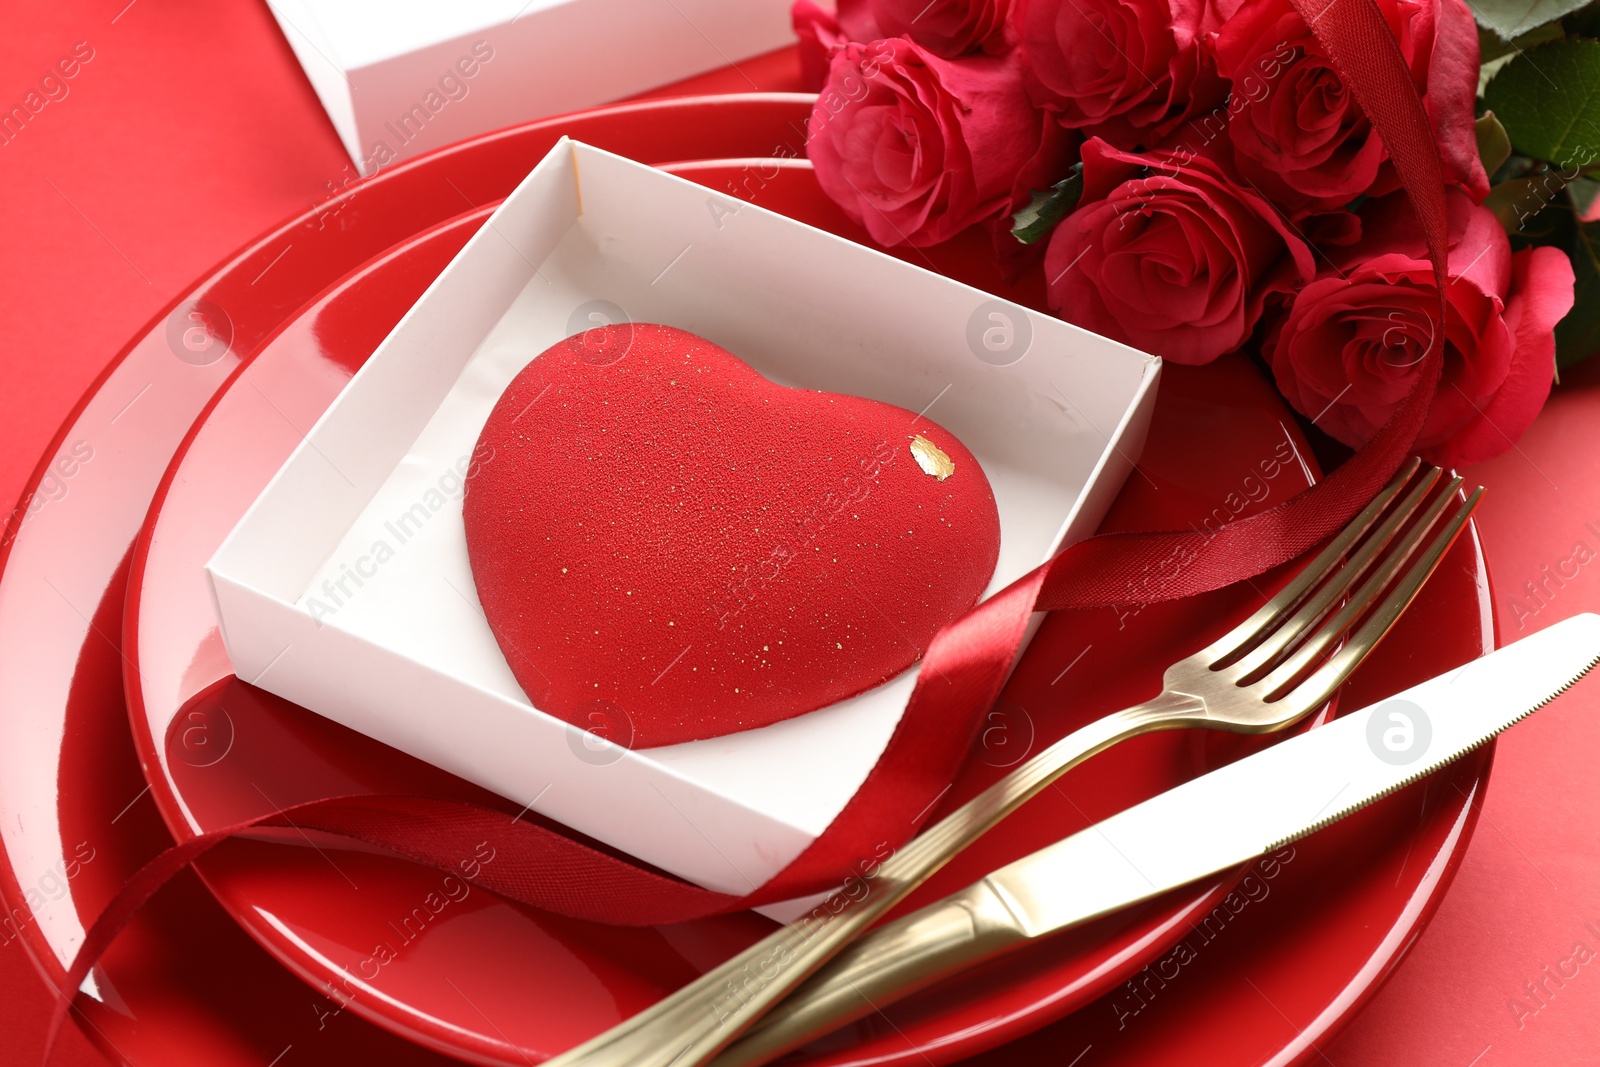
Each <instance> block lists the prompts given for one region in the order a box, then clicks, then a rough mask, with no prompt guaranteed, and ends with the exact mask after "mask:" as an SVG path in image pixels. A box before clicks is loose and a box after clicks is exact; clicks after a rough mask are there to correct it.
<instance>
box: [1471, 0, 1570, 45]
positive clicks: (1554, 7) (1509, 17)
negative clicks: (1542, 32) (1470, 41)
mask: <svg viewBox="0 0 1600 1067" xmlns="http://www.w3.org/2000/svg"><path fill="white" fill-rule="evenodd" d="M1588 2H1589V0H1474V3H1473V4H1472V13H1473V14H1474V15H1476V16H1477V17H1478V25H1480V26H1482V27H1483V28H1484V29H1486V30H1493V31H1494V32H1495V33H1497V34H1499V35H1500V36H1501V38H1503V39H1504V40H1507V41H1511V40H1515V39H1516V38H1518V37H1521V36H1522V35H1523V34H1525V33H1527V32H1528V31H1529V30H1532V29H1536V28H1538V27H1540V26H1543V25H1544V24H1545V23H1547V22H1554V21H1555V20H1556V19H1558V18H1560V17H1561V16H1563V15H1567V14H1571V13H1572V12H1574V11H1576V10H1578V9H1579V8H1580V7H1582V6H1583V5H1584V4H1586V3H1588Z"/></svg>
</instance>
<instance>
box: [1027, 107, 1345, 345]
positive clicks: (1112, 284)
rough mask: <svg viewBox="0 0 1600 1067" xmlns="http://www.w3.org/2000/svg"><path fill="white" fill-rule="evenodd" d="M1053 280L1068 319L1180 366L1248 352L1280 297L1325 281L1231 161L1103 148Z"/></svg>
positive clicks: (1055, 254)
mask: <svg viewBox="0 0 1600 1067" xmlns="http://www.w3.org/2000/svg"><path fill="white" fill-rule="evenodd" d="M1044 269H1045V278H1046V281H1047V282H1048V285H1049V299H1050V306H1051V307H1052V308H1054V309H1055V310H1056V313H1057V314H1059V315H1060V316H1061V317H1062V318H1064V319H1066V320H1067V321H1069V322H1074V323H1077V324H1078V325H1079V326H1082V327H1084V328H1085V329H1089V330H1093V331H1095V332H1096V333H1099V334H1103V335H1105V336H1106V337H1110V338H1113V339H1115V340H1118V341H1123V342H1125V343H1127V344H1130V345H1133V346H1134V347H1135V348H1141V349H1143V350H1144V351H1146V352H1151V353H1154V354H1155V355H1158V356H1161V357H1162V358H1163V359H1170V360H1172V361H1173V362H1175V363H1208V362H1210V361H1211V360H1213V359H1216V358H1217V357H1218V356H1220V355H1222V354H1223V353H1224V352H1231V351H1233V350H1234V349H1236V348H1238V347H1239V346H1240V345H1242V344H1243V343H1244V342H1245V340H1246V339H1247V338H1248V337H1249V336H1250V333H1251V331H1252V330H1253V329H1254V328H1255V325H1256V322H1257V321H1258V320H1259V319H1260V318H1261V314H1262V309H1263V306H1264V304H1265V301H1266V299H1267V297H1268V296H1269V295H1270V294H1273V293H1283V292H1288V291H1291V290H1293V289H1295V288H1296V287H1298V286H1300V285H1303V284H1305V283H1306V282H1308V281H1310V280H1311V278H1312V277H1313V276H1314V275H1315V273H1316V268H1315V264H1314V263H1313V261H1312V255H1311V250H1310V248H1308V247H1307V246H1306V244H1305V242H1304V241H1302V240H1301V239H1300V238H1299V237H1298V236H1297V235H1296V234H1295V233H1294V231H1293V230H1291V229H1290V228H1289V227H1288V226H1287V225H1286V224H1285V223H1284V221H1283V219H1282V218H1281V217H1280V216H1279V214H1278V212H1277V211H1276V210H1274V209H1273V207H1272V205H1271V204H1268V203H1267V202H1266V201H1265V200H1263V199H1262V198H1261V197H1259V196H1257V195H1256V194H1255V193H1253V192H1251V191H1250V188H1249V187H1248V186H1246V185H1243V184H1242V183H1240V182H1239V180H1238V178H1237V177H1236V176H1234V175H1232V174H1231V173H1230V172H1229V171H1228V170H1227V168H1226V167H1225V166H1224V165H1223V163H1222V162H1221V160H1220V159H1219V158H1208V157H1206V156H1203V155H1194V154H1192V153H1190V152H1189V151H1188V150H1187V149H1183V148H1179V149H1171V150H1164V151H1157V152H1147V153H1137V152H1126V151H1123V150H1121V149H1117V148H1113V147H1112V146H1111V145H1109V144H1107V143H1105V142H1104V141H1102V140H1100V139H1098V138H1091V139H1090V140H1088V141H1086V142H1085V143H1084V145H1083V196H1082V197H1081V198H1080V200H1079V202H1078V207H1077V209H1076V210H1074V211H1073V213H1072V214H1070V215H1068V216H1067V217H1066V218H1065V219H1064V220H1063V221H1062V222H1061V224H1060V225H1059V226H1057V227H1056V230H1055V232H1054V233H1053V234H1051V237H1050V248H1049V251H1048V252H1047V253H1046V254H1045V261H1044Z"/></svg>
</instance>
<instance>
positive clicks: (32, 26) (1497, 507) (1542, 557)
mask: <svg viewBox="0 0 1600 1067" xmlns="http://www.w3.org/2000/svg"><path fill="white" fill-rule="evenodd" d="M7 16H8V17H7V19H6V26H5V32H4V33H3V34H0V104H4V105H6V106H7V107H9V105H10V104H12V103H15V102H18V101H20V100H21V98H22V97H23V95H25V94H26V93H27V92H28V91H29V89H30V88H32V87H33V86H34V85H35V84H36V83H37V80H38V78H39V77H40V76H41V75H43V74H44V73H46V72H47V71H48V70H50V69H51V68H52V67H53V66H54V65H55V63H56V61H57V60H59V59H61V58H63V57H65V56H67V55H69V54H71V53H72V52H73V50H74V48H75V46H78V45H79V42H87V45H88V47H89V48H92V49H93V58H92V59H91V60H90V61H89V62H87V63H86V64H84V65H83V66H82V69H81V70H80V71H79V73H78V75H77V76H76V77H75V78H73V79H72V81H71V82H70V83H69V85H70V92H69V94H68V95H67V96H66V97H65V98H64V99H61V100H59V101H54V102H52V103H50V104H49V105H48V106H46V107H45V109H44V110H43V111H41V112H40V113H39V114H38V115H37V116H36V117H35V118H34V120H33V121H31V122H29V123H28V124H27V126H26V127H24V128H23V130H22V131H21V133H20V135H18V136H16V137H15V138H13V139H12V140H11V141H10V142H9V143H5V144H0V220H3V223H0V337H3V338H4V344H5V349H4V356H3V358H0V504H4V506H6V507H7V508H9V507H10V506H12V504H14V502H15V501H16V499H17V497H18V495H19V494H20V492H21V490H22V486H23V483H24V480H25V479H26V477H27V475H28V472H29V471H30V470H31V469H32V467H33V464H34V462H35V461H36V459H37V458H38V456H39V454H40V453H41V452H42V451H43V449H44V447H45V446H46V444H47V443H48V442H49V439H50V437H51V435H52V433H53V432H54V431H55V429H56V427H57V425H58V424H59V423H60V422H61V420H62V419H63V418H65V416H66V414H67V412H68V410H69V409H70V408H71V406H72V404H73V403H74V401H76V400H77V398H78V396H79V395H80V394H81V393H82V392H83V391H84V389H85V388H87V387H88V385H89V384H90V382H91V381H92V380H93V378H94V377H95V375H96V374H98V373H99V371H100V370H101V369H102V368H103V367H104V366H105V364H106V363H107V361H108V360H110V359H111V357H112V356H113V355H115V353H116V352H117V351H118V349H119V348H120V347H121V346H122V344H123V343H124V342H125V341H126V340H127V339H128V338H129V337H130V336H131V335H132V334H133V333H134V331H136V330H138V329H139V328H141V327H142V326H143V325H144V324H145V322H146V321H147V320H149V319H150V318H151V317H152V316H153V315H154V314H155V313H156V312H158V311H159V310H160V309H161V308H162V306H163V305H164V304H165V303H166V302H167V301H168V300H170V299H171V298H172V297H174V296H175V295H176V294H177V293H178V292H179V291H181V290H182V289H184V288H185V287H186V286H187V285H188V284H189V283H190V282H192V281H193V280H194V279H195V278H196V277H198V276H199V275H200V274H201V273H202V272H204V271H205V270H207V269H208V268H210V267H211V266H213V265H214V264H215V263H216V262H217V261H219V260H220V259H221V258H222V257H223V256H224V255H225V254H227V253H228V252H230V251H231V250H233V249H234V248H236V247H237V246H239V245H240V244H242V243H243V242H245V241H246V240H248V239H250V238H252V237H254V236H255V235H257V234H258V233H260V232H261V231H263V230H265V229H266V228H268V227H269V226H271V225H272V224H274V223H276V222H278V221H279V220H280V219H282V218H284V217H286V216H288V215H290V214H292V213H295V212H297V211H299V210H301V209H303V208H304V207H306V206H307V205H308V204H310V203H313V202H315V201H317V200H319V199H321V198H322V197H323V196H325V195H326V191H327V186H326V183H327V182H329V181H333V182H336V183H338V182H341V181H343V180H344V179H345V177H346V176H347V175H348V174H349V170H348V168H349V161H348V159H347V158H346V156H345V154H344V151H343V149H342V148H341V147H340V145H339V141H338V139H337V137H336V136H335V134H334V131H333V127H332V126H331V125H330V124H329V122H328V120H327V118H326V117H325V116H324V114H323V112H322V109H321V107H320V106H319V104H318V102H317V99H316V97H315V95H313V93H312V91H311V88H310V85H309V84H308V83H307V82H306V80H305V78H304V76H303V75H302V74H301V71H300V68H299V66H298V65H297V64H296V62H295V59H294V56H293V55H292V54H291V52H290V51H289V47H288V45H287V44H286V43H285V41H284V39H283V37H282V36H281V35H280V33H279V32H278V29H277V26H276V24H275V23H274V22H273V19H272V17H271V15H270V14H269V12H268V10H267V8H266V5H265V4H263V3H259V2H255V0H226V2H223V0H213V2H209V3H192V2H191V3H177V2H173V0H164V2H163V0H133V2H132V3H128V2H127V0H57V2H55V3H51V4H30V5H16V6H14V7H13V8H12V9H11V10H9V11H8V12H7ZM80 51H81V48H80ZM740 68H741V73H740V74H738V75H735V74H732V73H731V72H723V73H722V74H721V75H720V76H716V75H713V76H710V77H708V78H704V79H698V80H697V84H698V86H699V87H700V88H703V89H705V88H709V89H725V90H736V89H748V88H751V85H750V81H751V80H753V81H754V82H756V83H757V85H756V86H755V87H757V88H762V89H791V88H794V87H795V79H796V72H795V66H794V63H793V57H792V55H779V56H776V57H769V58H766V59H763V60H756V61H752V62H750V63H744V64H740ZM1597 416H1600V361H1597V362H1596V363H1595V364H1594V365H1591V366H1590V367H1588V368H1580V369H1578V370H1577V371H1575V372H1573V373H1570V374H1569V375H1568V376H1567V379H1566V381H1565V383H1564V384H1563V385H1561V386H1559V387H1558V388H1557V390H1556V393H1555V396H1554V397H1553V399H1552V400H1551V403H1550V405H1549V407H1548V408H1547V409H1546V411H1545V413H1544V414H1543V415H1542V416H1541V417H1540V419H1539V421H1538V422H1537V423H1536V424H1535V426H1534V427H1533V429H1532V430H1531V431H1530V432H1529V433H1528V434H1527V435H1526V436H1525V437H1524V438H1523V439H1522V440H1521V441H1520V442H1519V443H1518V447H1517V448H1516V449H1515V450H1513V451H1511V452H1509V453H1508V454H1507V455H1505V456H1504V457H1502V458H1501V459H1499V460H1496V461H1495V462H1493V463H1489V464H1485V465H1483V466H1481V467H1478V468H1476V469H1473V470H1471V471H1469V472H1467V473H1468V475H1469V476H1470V477H1473V478H1475V479H1477V480H1479V481H1481V482H1483V483H1484V484H1485V485H1487V486H1488V487H1489V489H1490V492H1489V494H1488V497H1487V499H1486V501H1485V503H1484V505H1483V508H1482V510H1481V511H1480V512H1479V516H1480V519H1479V521H1480V522H1481V524H1482V528H1483V537H1484V543H1485V545H1486V547H1487V552H1488V555H1489V564H1490V568H1491V570H1492V573H1493V575H1494V578H1495V584H1496V596H1495V610H1496V613H1497V614H1498V616H1499V622H1500V626H1501V632H1502V633H1503V634H1504V635H1506V637H1507V638H1508V639H1509V638H1513V637H1515V636H1518V635H1520V634H1525V633H1529V632H1532V631H1533V630H1534V629H1537V628H1539V627H1542V626H1545V625H1548V624H1549V623H1551V622H1553V621H1555V620H1556V619H1558V618H1561V617H1563V616H1565V615H1568V614H1571V613H1573V612H1576V611H1581V610H1584V609H1585V608H1597V607H1600V454H1597V453H1600V449H1596V447H1595V446H1596V445H1597V444H1600V422H1597V421H1596V417H1597ZM1580 544H1581V545H1582V546H1583V548H1581V549H1579V547H1578V546H1579V545H1580ZM1580 561H1581V562H1580ZM1530 582H1531V583H1534V586H1535V587H1537V589H1538V591H1537V596H1536V597H1535V596H1534V595H1530V593H1529V587H1528V586H1527V584H1526V583H1530ZM1597 705H1600V688H1597V687H1595V686H1592V685H1591V686H1586V687H1583V688H1581V689H1580V690H1579V691H1578V692H1577V693H1576V694H1574V696H1573V697H1572V698H1569V699H1566V700H1563V701H1562V702H1560V703H1559V704H1557V705H1556V706H1555V707H1553V708H1551V709H1549V710H1548V711H1545V712H1543V713H1541V714H1539V715H1537V716H1535V717H1534V718H1533V719H1532V720H1530V721H1528V722H1526V723H1524V724H1522V725H1520V726H1518V727H1517V728H1516V729H1515V730H1513V731H1512V732H1511V733H1510V734H1509V735H1508V736H1507V737H1506V738H1505V739H1503V740H1502V741H1501V742H1500V750H1499V757H1498V760H1497V762H1496V766H1495V771H1494V778H1493V784H1492V786H1491V788H1490V789H1489V793H1488V800H1487V803H1486V805H1485V808H1484V811H1483V817H1482V821H1481V823H1480V825H1479V828H1478V831H1477V836H1476V837H1475V838H1474V840H1473V841H1472V844H1471V847H1470V848H1469V850H1468V852H1467V854H1466V858H1465V861H1464V862H1463V864H1462V866H1461V869H1460V873H1459V874H1458V875H1457V877H1456V881H1455V884H1454V886H1453V888H1452V889H1451V891H1450V893H1449V895H1448V896H1447V897H1446V898H1445V901H1444V903H1443V905H1442V906H1441V907H1440V909H1439V911H1438V914H1437V917H1436V918H1435V919H1434V921H1433V923H1432V924H1431V925H1430V926H1429V927H1428V928H1427V930H1426V931H1425V932H1424V933H1423V934H1422V936H1421V937H1420V939H1419V940H1418V942H1417V944H1416V946H1415V947H1414V949H1413V951H1412V953H1411V955H1410V956H1409V958H1408V959H1407V960H1406V961H1405V963H1404V964H1403V965H1402V966H1401V967H1400V968H1399V970H1398V971H1397V973H1396V974H1395V975H1394V976H1393V978H1392V979H1391V980H1390V982H1389V984H1388V985H1387V987H1386V988H1384V989H1383V990H1382V991H1381V992H1380V994H1379V995H1378V996H1377V998H1376V999H1375V1000H1374V1001H1373V1003H1372V1004H1371V1006H1370V1007H1369V1008H1368V1009H1367V1010H1366V1012H1365V1013H1364V1014H1363V1015H1362V1016H1361V1018H1359V1019H1358V1020H1356V1021H1355V1023H1354V1024H1353V1025H1352V1026H1351V1027H1350V1029H1349V1030H1348V1031H1346V1033H1345V1034H1344V1036H1343V1037H1342V1038H1341V1039H1340V1040H1339V1041H1338V1043H1336V1044H1335V1045H1333V1046H1332V1047H1330V1048H1327V1049H1323V1050H1322V1052H1323V1054H1324V1055H1323V1060H1325V1061H1326V1062H1329V1063H1332V1064H1336V1065H1338V1067H1364V1065H1373V1067H1378V1065H1389V1064H1397V1063H1404V1064H1411V1065H1418V1067H1432V1065H1440V1067H1478V1065H1481V1067H1504V1065H1513V1064H1540V1065H1544V1064H1600V775H1597V774H1596V772H1595V762H1596V754H1597V753H1600V706H1597ZM0 714H3V715H22V714H26V709H23V708H5V709H0ZM18 946H19V943H17V942H12V943H11V944H9V945H6V946H4V947H0V1062H3V1063H6V1064H27V1063H35V1062H38V1056H39V1052H40V1047H41V1040H42V1020H43V1019H44V1017H45V1015H46V1013H47V1006H48V999H47V994H46V991H45V988H44V986H43V984H42V983H41V982H40V981H39V980H38V978H37V976H36V974H35V973H34V971H33V968H32V965H31V963H30V962H29V961H28V959H27V957H26V955H25V954H24V952H23V950H22V949H21V948H20V947H18ZM1580 946H1581V948H1580ZM1591 949H1592V950H1593V951H1589V950H1591ZM1579 961H1587V962H1579ZM1528 983H1535V984H1536V985H1537V986H1539V987H1540V992H1539V993H1538V996H1537V999H1536V998H1535V997H1534V996H1532V995H1531V994H1530V991H1529V988H1530V987H1529V985H1528ZM53 1062H54V1063H56V1064H58V1065H63V1067H65V1065H69V1064H73V1065H82V1064H101V1063H103V1061H102V1060H101V1059H100V1058H99V1056H98V1054H97V1053H96V1052H94V1051H93V1050H92V1049H91V1048H90V1046H89V1045H88V1043H87V1042H86V1041H85V1040H83V1039H82V1038H81V1037H80V1036H78V1035H77V1034H76V1033H72V1034H69V1035H68V1037H67V1040H66V1041H65V1042H64V1047H62V1048H61V1049H60V1050H58V1052H57V1055H56V1058H55V1060H54V1061H53Z"/></svg>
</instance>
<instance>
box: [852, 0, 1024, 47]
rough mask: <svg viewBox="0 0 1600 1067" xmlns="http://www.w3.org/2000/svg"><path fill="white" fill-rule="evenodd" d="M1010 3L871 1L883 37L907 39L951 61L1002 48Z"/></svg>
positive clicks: (1005, 0) (984, 0) (982, 0)
mask: <svg viewBox="0 0 1600 1067" xmlns="http://www.w3.org/2000/svg"><path fill="white" fill-rule="evenodd" d="M1011 4H1012V0H872V14H873V17H874V18H875V19H876V20H877V23H878V32H879V34H880V35H881V36H884V37H909V38H911V39H912V40H913V41H915V42H917V43H918V44H920V45H921V46H922V47H924V48H926V49H927V50H928V51H930V52H932V53H934V54H935V55H940V56H945V57H947V58H951V59H954V58H955V57H956V56H960V55H965V54H966V53H968V52H975V51H988V52H999V51H1001V50H1003V49H1004V47H1005V27H1006V16H1007V15H1008V14H1010V12H1011Z"/></svg>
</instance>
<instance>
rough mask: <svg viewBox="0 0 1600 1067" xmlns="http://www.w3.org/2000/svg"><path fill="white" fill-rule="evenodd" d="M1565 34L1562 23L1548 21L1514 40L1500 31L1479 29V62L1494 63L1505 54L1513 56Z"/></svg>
mask: <svg viewBox="0 0 1600 1067" xmlns="http://www.w3.org/2000/svg"><path fill="white" fill-rule="evenodd" d="M1562 36H1565V33H1564V32H1563V27H1562V24H1561V23H1559V22H1550V23H1546V24H1545V25H1543V26H1540V27H1539V28H1538V29H1535V30H1530V31H1528V32H1527V33H1524V34H1523V35H1522V36H1520V37H1517V38H1516V39H1514V40H1509V41H1508V40H1506V39H1505V38H1503V37H1501V36H1500V35H1499V34H1498V33H1494V32H1493V31H1491V30H1485V29H1483V28H1481V27H1480V28H1479V29H1478V62H1479V63H1493V62H1494V61H1495V60H1497V59H1500V58H1501V57H1504V56H1512V55H1515V54H1516V53H1518V52H1525V51H1527V50H1528V49H1530V48H1532V47H1533V46H1534V45H1540V44H1544V43H1545V42H1546V41H1553V40H1555V39H1556V38H1557V37H1562Z"/></svg>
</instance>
